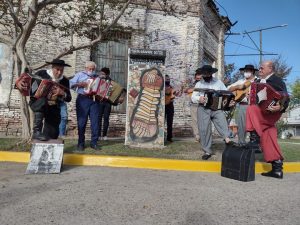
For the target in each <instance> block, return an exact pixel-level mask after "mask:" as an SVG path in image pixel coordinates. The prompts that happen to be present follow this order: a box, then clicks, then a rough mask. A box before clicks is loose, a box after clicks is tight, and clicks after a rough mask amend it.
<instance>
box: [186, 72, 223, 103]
mask: <svg viewBox="0 0 300 225" xmlns="http://www.w3.org/2000/svg"><path fill="white" fill-rule="evenodd" d="M195 88H200V89H205V88H206V89H214V90H216V91H220V90H227V88H226V87H225V85H224V83H223V82H222V81H220V80H218V79H217V78H215V77H213V78H212V80H211V81H210V82H209V83H208V82H205V81H204V80H203V79H202V80H200V81H199V82H198V83H197V84H196V86H195ZM200 96H204V92H199V91H193V94H192V102H193V103H199V98H200Z"/></svg>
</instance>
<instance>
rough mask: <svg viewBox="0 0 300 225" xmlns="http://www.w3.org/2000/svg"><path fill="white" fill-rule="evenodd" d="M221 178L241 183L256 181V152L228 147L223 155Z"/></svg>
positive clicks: (250, 149)
mask: <svg viewBox="0 0 300 225" xmlns="http://www.w3.org/2000/svg"><path fill="white" fill-rule="evenodd" d="M221 176H222V177H227V178H231V179H234V180H239V181H253V180H255V151H254V149H252V148H247V147H240V146H232V145H228V146H226V148H225V150H224V152H223V154H222V169H221Z"/></svg>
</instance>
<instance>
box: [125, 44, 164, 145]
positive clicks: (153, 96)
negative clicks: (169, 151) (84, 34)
mask: <svg viewBox="0 0 300 225" xmlns="http://www.w3.org/2000/svg"><path fill="white" fill-rule="evenodd" d="M165 55H166V53H165V51H156V50H141V49H129V60H128V61H129V66H128V69H129V72H128V87H127V90H128V92H127V95H128V96H127V114H126V135H125V144H126V145H130V146H135V147H141V148H162V147H163V146H164V75H163V74H164V70H165V67H164V62H165Z"/></svg>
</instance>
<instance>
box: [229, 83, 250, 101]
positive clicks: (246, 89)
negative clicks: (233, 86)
mask: <svg viewBox="0 0 300 225" xmlns="http://www.w3.org/2000/svg"><path fill="white" fill-rule="evenodd" d="M250 86H251V81H249V80H247V81H246V82H245V83H244V85H243V89H240V90H235V91H233V94H234V95H235V97H234V101H236V102H240V101H242V100H243V99H244V98H245V97H246V96H247V95H248V94H249V93H250Z"/></svg>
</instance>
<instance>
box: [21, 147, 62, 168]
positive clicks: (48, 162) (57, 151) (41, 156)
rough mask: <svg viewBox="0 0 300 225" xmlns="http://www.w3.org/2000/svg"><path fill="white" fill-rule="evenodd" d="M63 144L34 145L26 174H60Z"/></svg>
mask: <svg viewBox="0 0 300 225" xmlns="http://www.w3.org/2000/svg"><path fill="white" fill-rule="evenodd" d="M63 152H64V144H52V143H35V144H33V145H32V148H31V155H30V162H29V164H28V167H27V170H26V174H37V173H39V174H48V173H60V170H61V164H62V159H63Z"/></svg>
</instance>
